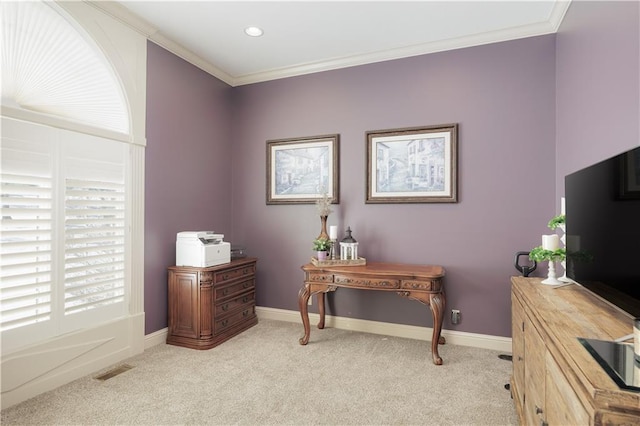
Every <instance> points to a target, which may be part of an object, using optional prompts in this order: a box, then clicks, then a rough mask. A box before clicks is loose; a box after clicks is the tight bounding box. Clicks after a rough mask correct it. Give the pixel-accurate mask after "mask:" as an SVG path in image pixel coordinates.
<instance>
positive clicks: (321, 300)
mask: <svg viewBox="0 0 640 426" xmlns="http://www.w3.org/2000/svg"><path fill="white" fill-rule="evenodd" d="M316 300H317V301H318V313H319V314H320V321H318V328H319V329H320V330H322V329H323V328H324V293H317V294H316Z"/></svg>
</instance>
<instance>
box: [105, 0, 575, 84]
mask: <svg viewBox="0 0 640 426" xmlns="http://www.w3.org/2000/svg"><path fill="white" fill-rule="evenodd" d="M569 1H570V0H533V1H518V0H503V1H480V0H476V1H456V0H449V1H239V0H236V1H212V0H211V1H120V2H111V3H105V2H96V3H94V4H96V5H97V7H100V8H102V9H104V10H106V11H107V12H109V13H112V14H114V15H116V16H117V17H118V18H119V19H122V20H123V21H125V22H127V23H129V24H130V25H132V26H134V27H135V28H136V29H138V30H139V31H142V32H143V33H144V34H146V35H147V36H148V37H149V39H151V40H152V41H154V42H156V43H157V44H159V45H161V46H163V47H165V48H167V49H168V50H170V51H172V52H173V53H175V54H177V55H178V56H181V57H182V58H184V59H186V60H188V61H189V62H191V63H193V64H195V65H196V66H198V67H200V68H202V69H203V70H205V71H207V72H209V73H211V74H213V75H214V76H216V77H218V78H220V79H221V80H223V81H225V82H227V83H228V84H230V85H232V86H237V85H242V84H249V83H255V82H260V81H267V80H273V79H277V78H283V77H291V76H295V75H301V74H307V73H311V72H318V71H324V70H329V69H336V68H344V67H348V66H354V65H361V64H366V63H372V62H379V61H385V60H390V59H397V58H402V57H408V56H415V55H421V54H426V53H433V52H438V51H443V50H450V49H457V48H462V47H469V46H477V45H480V44H486V43H492V42H497V41H504V40H511V39H517V38H522V37H530V36H536V35H542V34H549V33H553V32H555V31H557V29H558V27H559V25H560V22H561V21H562V18H563V17H564V13H565V12H566V10H567V8H568V6H569ZM250 25H254V26H259V27H261V28H262V29H263V30H264V35H263V36H262V37H258V38H252V37H248V36H246V35H245V34H244V29H245V27H247V26H250Z"/></svg>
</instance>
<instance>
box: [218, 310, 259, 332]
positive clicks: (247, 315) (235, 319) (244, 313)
mask: <svg viewBox="0 0 640 426" xmlns="http://www.w3.org/2000/svg"><path fill="white" fill-rule="evenodd" d="M255 316H256V308H255V306H248V307H247V308H245V309H243V310H241V311H239V312H237V313H235V314H233V315H231V316H228V317H226V318H223V319H216V321H215V322H214V324H213V333H214V334H220V333H223V332H225V331H226V330H227V329H229V328H231V327H233V326H234V325H237V324H240V323H243V322H244V321H247V320H249V319H251V318H253V317H255Z"/></svg>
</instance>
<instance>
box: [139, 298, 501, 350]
mask: <svg viewBox="0 0 640 426" xmlns="http://www.w3.org/2000/svg"><path fill="white" fill-rule="evenodd" d="M256 314H257V315H258V319H260V318H264V319H270V320H276V321H286V322H296V323H299V324H300V331H301V332H302V331H303V330H302V319H301V318H300V312H298V311H289V310H286V309H276V308H267V307H264V306H256ZM309 320H310V321H311V323H316V324H317V323H318V321H319V320H320V315H318V314H314V313H309ZM325 326H327V327H333V328H338V329H341V330H352V331H360V332H362V333H373V334H382V335H385V336H395V337H404V338H407V339H416V340H428V341H430V340H431V335H432V334H433V328H431V327H418V326H415V325H406V324H393V323H389V322H379V321H369V320H361V319H354V318H345V317H335V316H331V315H327V316H326V317H325ZM312 331H313V330H312ZM167 332H168V329H166V328H163V329H162V330H158V331H156V332H154V333H151V334H147V335H146V336H145V337H144V348H145V349H149V348H150V347H152V346H155V345H157V344H160V343H164V342H166V340H167ZM442 335H443V336H444V338H445V339H447V343H450V344H452V345H460V346H470V347H473V348H482V349H491V350H496V351H500V352H505V353H508V354H510V353H511V338H509V337H500V336H491V335H488V334H476V333H466V332H464V331H455V330H442ZM311 338H312V339H313V333H312V334H311Z"/></svg>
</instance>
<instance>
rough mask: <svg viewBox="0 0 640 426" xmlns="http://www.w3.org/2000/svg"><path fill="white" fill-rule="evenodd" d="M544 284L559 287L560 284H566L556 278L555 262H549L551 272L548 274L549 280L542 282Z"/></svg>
mask: <svg viewBox="0 0 640 426" xmlns="http://www.w3.org/2000/svg"><path fill="white" fill-rule="evenodd" d="M542 284H547V285H558V284H564V283H563V282H562V281H559V280H558V279H557V278H556V265H555V261H553V260H550V261H549V271H548V272H547V278H546V279H545V280H543V281H542Z"/></svg>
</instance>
